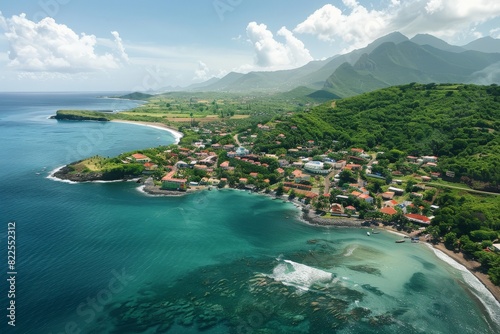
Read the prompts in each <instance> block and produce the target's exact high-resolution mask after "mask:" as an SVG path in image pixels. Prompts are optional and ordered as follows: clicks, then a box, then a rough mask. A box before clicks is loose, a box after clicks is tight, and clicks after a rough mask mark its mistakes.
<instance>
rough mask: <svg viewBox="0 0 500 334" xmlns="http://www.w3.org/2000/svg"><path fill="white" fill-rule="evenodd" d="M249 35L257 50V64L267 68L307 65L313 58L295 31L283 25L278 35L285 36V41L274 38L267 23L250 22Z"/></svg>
mask: <svg viewBox="0 0 500 334" xmlns="http://www.w3.org/2000/svg"><path fill="white" fill-rule="evenodd" d="M247 36H248V39H249V41H250V43H251V44H252V45H253V47H254V51H255V65H257V66H258V67H262V68H265V69H266V68H267V69H279V68H292V67H299V66H302V65H305V64H306V63H308V62H309V61H311V60H313V58H312V56H311V54H310V53H309V50H307V49H306V48H305V46H304V43H302V42H301V41H300V40H299V39H297V38H296V37H295V36H294V35H293V33H292V32H291V31H290V30H288V29H286V28H285V27H282V28H281V29H280V30H279V31H278V36H281V37H284V39H285V43H281V42H279V41H277V40H276V39H275V38H274V35H273V33H272V32H271V31H270V30H268V29H267V26H266V25H265V24H257V23H256V22H250V23H249V24H248V26H247Z"/></svg>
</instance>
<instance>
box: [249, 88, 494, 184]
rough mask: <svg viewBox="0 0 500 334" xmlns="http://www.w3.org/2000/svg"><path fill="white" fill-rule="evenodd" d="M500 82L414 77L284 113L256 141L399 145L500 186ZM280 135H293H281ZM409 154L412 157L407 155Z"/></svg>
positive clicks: (460, 175)
mask: <svg viewBox="0 0 500 334" xmlns="http://www.w3.org/2000/svg"><path fill="white" fill-rule="evenodd" d="M498 131H500V87H498V86H497V85H491V86H476V85H462V84H457V85H450V84H442V85H436V84H427V85H422V84H409V85H404V86H398V87H390V88H386V89H382V90H378V91H375V92H371V93H366V94H363V95H359V96H356V97H352V98H346V99H343V100H338V101H335V102H333V103H332V102H328V103H326V104H323V105H321V106H319V107H317V108H314V109H313V110H311V111H310V112H307V113H300V114H297V115H294V116H293V117H291V118H282V119H281V122H278V123H277V124H276V126H275V128H274V129H273V130H272V131H269V132H266V133H264V134H263V135H262V136H260V137H259V140H258V141H257V143H256V148H257V149H258V150H260V151H264V152H273V151H277V150H279V148H280V147H285V148H287V149H290V148H294V147H296V146H298V145H304V144H305V143H306V142H307V141H308V140H314V141H315V142H316V143H317V144H319V145H320V147H321V148H322V149H325V150H326V149H329V148H333V147H334V146H337V147H338V148H348V147H354V146H355V147H362V148H364V149H365V150H370V151H377V152H378V151H389V150H391V149H396V150H400V151H402V152H403V153H404V154H405V155H404V156H406V155H414V156H422V155H435V156H438V157H439V164H438V169H439V171H441V172H443V173H444V172H446V171H452V172H455V179H456V180H457V181H458V180H461V181H462V182H465V183H468V184H469V185H471V186H473V187H474V188H476V189H484V190H490V191H497V192H498V191H500V137H499V135H498ZM279 134H284V135H285V137H286V138H282V139H280V143H279V144H277V143H276V142H275V140H274V139H275V138H276V136H277V135H279ZM403 158H404V157H403Z"/></svg>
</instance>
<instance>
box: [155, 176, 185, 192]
mask: <svg viewBox="0 0 500 334" xmlns="http://www.w3.org/2000/svg"><path fill="white" fill-rule="evenodd" d="M161 181H162V184H161V188H162V189H165V190H186V183H187V180H186V179H174V178H172V177H171V174H170V173H169V174H167V175H166V176H165V177H163V178H162V179H161Z"/></svg>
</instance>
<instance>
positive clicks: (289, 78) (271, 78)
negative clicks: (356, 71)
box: [190, 32, 408, 92]
mask: <svg viewBox="0 0 500 334" xmlns="http://www.w3.org/2000/svg"><path fill="white" fill-rule="evenodd" d="M404 41H408V38H407V37H406V36H404V35H402V34H401V33H398V32H395V33H391V34H389V35H387V36H384V37H381V38H379V39H377V40H375V41H374V42H372V43H371V44H369V45H368V46H367V47H365V48H362V49H359V50H354V51H352V52H350V53H347V54H345V55H337V56H334V57H331V58H328V59H325V60H316V61H311V62H309V63H308V64H306V65H304V66H302V67H299V68H296V69H291V70H281V71H267V72H264V71H255V72H250V73H247V74H241V73H234V72H231V73H229V74H228V75H227V76H225V77H223V78H221V79H220V80H217V81H215V82H213V81H209V82H206V84H203V83H202V84H197V85H196V86H195V87H193V86H191V87H190V88H191V89H192V90H196V91H226V92H248V91H275V92H285V91H290V90H293V89H294V88H296V87H299V86H305V87H309V88H313V89H317V90H318V89H319V90H321V89H322V88H323V86H324V83H325V81H326V80H327V79H328V77H329V76H330V75H331V74H332V73H333V72H334V71H335V70H336V69H337V68H338V67H339V66H341V65H342V64H343V63H345V62H348V63H351V64H354V63H355V62H356V61H357V60H358V59H359V58H360V57H361V56H362V55H363V54H365V53H370V52H372V51H373V50H374V49H376V48H377V47H378V46H380V45H381V44H383V43H386V42H393V43H401V42H404Z"/></svg>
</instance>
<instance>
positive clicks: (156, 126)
mask: <svg viewBox="0 0 500 334" xmlns="http://www.w3.org/2000/svg"><path fill="white" fill-rule="evenodd" d="M111 122H115V123H127V124H136V125H142V126H148V127H150V128H154V129H159V130H164V131H168V132H170V133H171V134H172V135H173V136H174V138H175V143H176V144H178V143H179V141H180V140H181V138H182V137H184V134H183V133H182V132H179V131H177V130H175V129H173V128H171V127H169V126H168V125H165V124H162V123H155V122H141V121H125V120H112V121H111Z"/></svg>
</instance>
